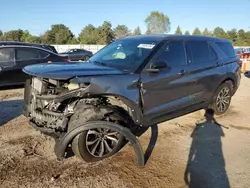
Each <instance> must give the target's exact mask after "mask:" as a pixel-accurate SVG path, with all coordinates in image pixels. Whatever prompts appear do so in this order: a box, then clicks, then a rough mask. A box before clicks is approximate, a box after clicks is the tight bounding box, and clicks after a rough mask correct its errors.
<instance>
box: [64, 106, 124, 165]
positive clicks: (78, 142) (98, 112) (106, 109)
mask: <svg viewBox="0 0 250 188" xmlns="http://www.w3.org/2000/svg"><path fill="white" fill-rule="evenodd" d="M116 110H117V107H114V106H98V107H95V106H93V105H86V104H83V105H80V106H79V107H77V108H76V111H75V113H74V114H73V115H72V117H71V118H70V121H69V126H68V131H70V130H72V129H74V128H75V127H77V126H79V125H81V124H83V123H84V122H89V121H98V120H107V121H108V120H109V121H113V122H116V123H119V124H123V126H125V124H126V123H128V122H126V120H124V119H121V118H120V116H119V115H118V114H117V113H115V111H116ZM89 131H92V130H88V131H84V132H83V133H81V134H79V135H77V136H76V137H75V138H74V139H73V142H72V151H73V152H74V154H75V155H76V156H77V157H78V158H80V159H83V160H84V161H86V162H96V161H100V160H103V159H105V158H107V157H110V156H112V155H114V154H115V153H117V152H118V151H119V150H120V149H121V147H122V146H123V143H124V137H123V136H122V135H120V134H119V135H117V136H118V137H117V139H118V142H117V143H116V145H115V146H114V148H112V151H111V152H109V153H108V154H106V155H104V156H101V157H99V156H98V157H97V156H94V155H92V154H91V152H90V150H89V149H88V147H87V139H88V137H87V136H88V132H89ZM95 131H97V130H95ZM98 131H99V130H98Z"/></svg>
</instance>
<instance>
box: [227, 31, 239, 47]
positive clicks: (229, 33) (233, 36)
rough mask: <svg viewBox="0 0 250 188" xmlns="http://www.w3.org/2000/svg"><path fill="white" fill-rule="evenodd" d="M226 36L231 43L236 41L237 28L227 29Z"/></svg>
mask: <svg viewBox="0 0 250 188" xmlns="http://www.w3.org/2000/svg"><path fill="white" fill-rule="evenodd" d="M227 36H228V39H229V40H231V41H232V42H233V44H234V43H235V42H236V41H237V38H238V36H237V30H236V29H231V30H229V31H227Z"/></svg>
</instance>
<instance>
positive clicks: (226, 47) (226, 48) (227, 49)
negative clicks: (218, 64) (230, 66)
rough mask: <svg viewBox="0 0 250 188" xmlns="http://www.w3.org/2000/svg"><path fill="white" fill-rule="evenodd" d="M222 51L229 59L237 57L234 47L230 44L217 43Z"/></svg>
mask: <svg viewBox="0 0 250 188" xmlns="http://www.w3.org/2000/svg"><path fill="white" fill-rule="evenodd" d="M216 44H217V45H218V46H219V47H220V49H221V50H222V51H223V52H224V54H226V56H227V57H235V56H236V54H235V51H234V48H233V46H232V45H231V44H230V43H229V42H216Z"/></svg>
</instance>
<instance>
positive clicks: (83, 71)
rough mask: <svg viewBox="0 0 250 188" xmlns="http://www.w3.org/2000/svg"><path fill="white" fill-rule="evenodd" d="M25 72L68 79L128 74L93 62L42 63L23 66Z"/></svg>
mask: <svg viewBox="0 0 250 188" xmlns="http://www.w3.org/2000/svg"><path fill="white" fill-rule="evenodd" d="M23 72H25V73H26V74H29V75H31V76H36V77H42V78H52V79H58V80H67V79H70V78H73V77H76V76H95V75H117V74H127V72H125V71H122V70H118V69H115V68H111V67H106V66H101V65H97V64H93V63H87V62H86V63H79V62H77V63H74V62H69V63H65V62H63V63H60V62H58V63H52V64H48V63H42V64H36V65H29V66H26V67H24V68H23Z"/></svg>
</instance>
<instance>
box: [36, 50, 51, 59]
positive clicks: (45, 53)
mask: <svg viewBox="0 0 250 188" xmlns="http://www.w3.org/2000/svg"><path fill="white" fill-rule="evenodd" d="M38 53H39V57H40V58H42V59H45V58H47V57H48V56H49V55H50V54H49V53H48V52H45V51H42V50H39V51H38Z"/></svg>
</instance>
